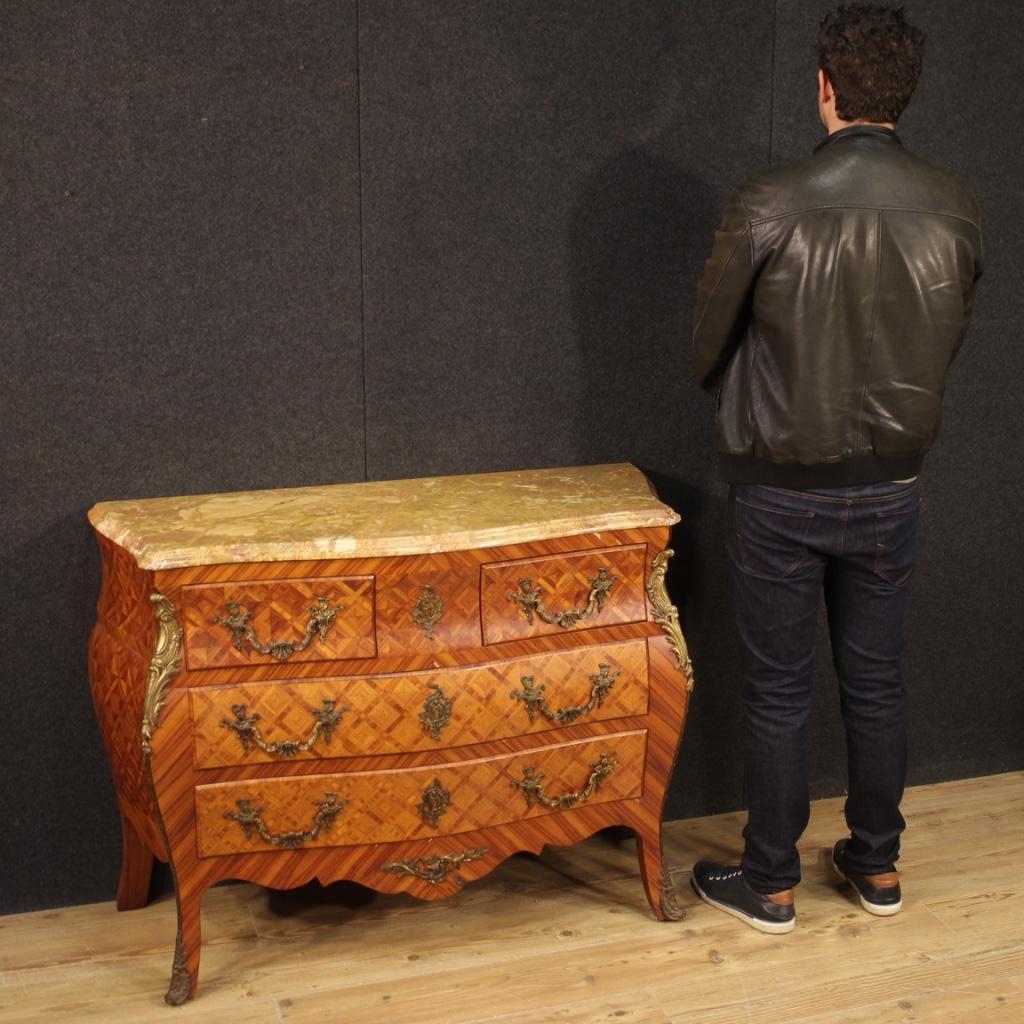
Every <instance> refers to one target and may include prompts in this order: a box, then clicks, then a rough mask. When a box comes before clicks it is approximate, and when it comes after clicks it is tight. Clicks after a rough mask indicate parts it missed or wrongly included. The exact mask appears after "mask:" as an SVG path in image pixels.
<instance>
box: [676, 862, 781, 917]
mask: <svg viewBox="0 0 1024 1024" xmlns="http://www.w3.org/2000/svg"><path fill="white" fill-rule="evenodd" d="M690 882H691V884H692V885H693V888H694V891H695V892H696V893H697V895H698V896H699V897H700V898H701V899H702V900H703V901H704V902H705V903H710V904H711V906H713V907H718V909H719V910H724V911H725V912H726V913H727V914H732V916H733V917H738V918H739V919H740V920H741V921H743V922H744V923H745V924H749V925H750V927H751V928H756V929H757V930H758V931H759V932H767V933H768V934H769V935H782V934H784V933H785V932H791V931H792V930H793V926H794V925H795V924H796V910H795V908H794V907H793V890H792V889H787V890H786V892H785V893H773V896H774V898H773V897H772V896H763V895H761V893H759V892H754V890H753V889H751V888H750V886H749V885H748V884H747V881H746V879H745V878H744V877H743V872H742V870H741V869H740V868H738V867H737V866H736V865H734V864H713V863H712V862H711V861H709V860H699V861H697V863H696V864H694V866H693V875H692V876H691V878H690ZM780 896H781V897H782V902H777V901H778V900H779V897H780Z"/></svg>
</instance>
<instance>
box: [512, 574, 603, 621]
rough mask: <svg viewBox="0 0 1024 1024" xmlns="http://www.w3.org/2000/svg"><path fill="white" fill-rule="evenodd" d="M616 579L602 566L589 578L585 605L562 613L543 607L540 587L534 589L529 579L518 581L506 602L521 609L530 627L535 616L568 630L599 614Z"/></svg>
mask: <svg viewBox="0 0 1024 1024" xmlns="http://www.w3.org/2000/svg"><path fill="white" fill-rule="evenodd" d="M618 579H619V577H618V576H610V575H609V574H608V570H607V568H606V567H605V566H603V565H602V566H601V567H600V568H599V569H598V570H597V575H596V576H592V577H591V578H590V581H589V582H590V594H589V595H588V596H587V603H586V604H585V605H584V606H583V607H582V608H579V609H576V608H570V609H568V610H566V611H564V612H549V611H548V610H547V608H545V607H544V598H543V595H542V593H541V589H540V587H535V586H534V585H533V580H531V579H522V580H520V581H519V589H518V590H510V591H509V594H508V600H509V601H515V602H516V604H518V605H519V607H520V608H522V610H523V612H525V614H526V621H527V622H528V623H530V625H533V617H534V615H536V616H537V617H538V618H540V619H542V620H543V621H544V622H547V623H549V624H550V625H553V626H562V627H563V628H564V629H568V628H569V627H570V626H575V625H576V623H577V622H579V621H580V619H585V618H587V617H589V616H590V615H593V614H594V612H600V611H601V609H602V608H604V601H605V598H606V597H607V596H608V594H609V593H610V592H611V589H612V587H614V586H615V584H616V582H617V581H618Z"/></svg>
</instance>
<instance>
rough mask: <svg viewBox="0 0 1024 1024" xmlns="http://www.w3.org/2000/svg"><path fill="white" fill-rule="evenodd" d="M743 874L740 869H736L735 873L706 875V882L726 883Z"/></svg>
mask: <svg viewBox="0 0 1024 1024" xmlns="http://www.w3.org/2000/svg"><path fill="white" fill-rule="evenodd" d="M742 873H743V869H742V868H737V869H736V870H735V871H727V872H726V873H725V874H724V875H708V880H709V881H711V882H727V881H728V880H729V879H730V878H738V877H739V876H740V875H741V874H742Z"/></svg>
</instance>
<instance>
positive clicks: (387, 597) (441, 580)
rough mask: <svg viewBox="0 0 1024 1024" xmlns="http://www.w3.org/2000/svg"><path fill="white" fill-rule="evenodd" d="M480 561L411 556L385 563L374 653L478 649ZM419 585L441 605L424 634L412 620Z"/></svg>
mask: <svg viewBox="0 0 1024 1024" xmlns="http://www.w3.org/2000/svg"><path fill="white" fill-rule="evenodd" d="M478 566H479V562H478V561H477V560H476V558H474V557H473V556H472V555H470V554H466V553H463V552H452V553H451V554H444V555H410V556H407V557H404V558H395V559H392V560H390V561H388V562H387V563H386V564H385V565H384V566H383V567H382V570H381V572H380V573H379V574H378V576H377V651H378V654H379V655H380V656H381V657H386V656H388V655H394V654H416V653H434V652H436V651H444V650H450V649H452V648H460V647H479V645H480V584H479V580H478V578H477V577H478V573H479V568H478ZM424 587H429V588H430V589H431V591H432V593H433V594H434V595H435V597H436V600H437V601H439V602H440V603H441V605H443V609H442V611H441V612H440V616H439V617H438V619H437V621H436V622H435V623H434V624H433V626H432V627H431V629H430V631H429V633H428V632H427V631H426V630H424V629H423V627H422V626H421V625H420V624H419V623H418V622H417V621H416V617H417V616H416V609H417V607H419V608H423V607H424V605H423V603H422V602H423V598H424V594H425V591H424Z"/></svg>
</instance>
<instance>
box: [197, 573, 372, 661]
mask: <svg viewBox="0 0 1024 1024" xmlns="http://www.w3.org/2000/svg"><path fill="white" fill-rule="evenodd" d="M373 584H374V578H373V576H334V577H323V578H317V579H306V580H284V581H279V580H275V581H254V582H250V581H248V580H244V581H243V580H239V581H235V582H232V583H221V584H197V585H194V586H185V587H182V590H181V603H182V613H183V620H184V621H183V623H182V626H183V629H184V633H185V652H186V658H187V663H188V667H189V669H190V670H193V671H194V670H196V669H202V668H221V667H224V666H229V665H266V664H273V663H275V662H278V661H289V662H298V661H332V660H335V659H340V658H372V657H374V656H375V655H376V653H377V645H376V640H375V637H374V628H373V591H374V586H373Z"/></svg>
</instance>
